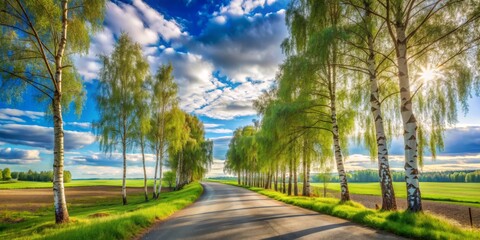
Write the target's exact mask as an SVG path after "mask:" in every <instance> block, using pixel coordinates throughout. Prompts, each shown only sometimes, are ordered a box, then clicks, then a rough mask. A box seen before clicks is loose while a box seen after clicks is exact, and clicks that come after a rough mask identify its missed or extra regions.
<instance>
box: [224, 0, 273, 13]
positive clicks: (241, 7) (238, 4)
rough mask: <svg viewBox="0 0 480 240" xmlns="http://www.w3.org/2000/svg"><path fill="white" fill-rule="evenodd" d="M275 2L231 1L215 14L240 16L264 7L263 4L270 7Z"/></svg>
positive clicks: (259, 0) (269, 0)
mask: <svg viewBox="0 0 480 240" xmlns="http://www.w3.org/2000/svg"><path fill="white" fill-rule="evenodd" d="M275 1H276V0H232V1H230V3H229V4H228V5H226V6H222V7H221V8H220V12H219V13H216V14H223V15H235V16H240V15H244V14H248V13H250V12H251V11H252V10H254V9H255V8H258V7H264V6H265V4H267V5H271V4H272V3H274V2H275Z"/></svg>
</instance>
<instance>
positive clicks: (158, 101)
mask: <svg viewBox="0 0 480 240" xmlns="http://www.w3.org/2000/svg"><path fill="white" fill-rule="evenodd" d="M172 71H173V66H172V65H171V64H169V65H162V66H160V67H159V68H158V71H157V74H156V75H155V77H154V78H153V84H152V101H151V105H152V106H153V108H152V118H151V125H152V126H155V127H154V128H152V129H151V132H150V134H149V138H150V143H151V147H152V150H153V152H154V153H155V177H154V180H153V198H155V199H157V198H158V196H159V194H160V192H161V190H162V170H163V159H164V155H165V152H166V146H167V139H168V138H167V136H166V134H167V131H166V130H165V129H166V128H167V125H168V124H170V125H171V124H172V121H174V119H173V118H172V117H174V115H172V114H171V113H170V112H171V111H172V109H173V108H174V107H175V106H176V104H177V102H178V100H177V84H176V83H175V81H174V78H173V76H172ZM157 174H158V181H159V184H158V187H157Z"/></svg>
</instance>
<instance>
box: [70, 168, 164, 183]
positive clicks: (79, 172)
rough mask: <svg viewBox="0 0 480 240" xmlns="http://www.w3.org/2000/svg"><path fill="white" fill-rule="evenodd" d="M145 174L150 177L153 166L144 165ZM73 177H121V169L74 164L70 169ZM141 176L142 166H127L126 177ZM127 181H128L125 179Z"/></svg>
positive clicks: (152, 172)
mask: <svg viewBox="0 0 480 240" xmlns="http://www.w3.org/2000/svg"><path fill="white" fill-rule="evenodd" d="M146 170H147V176H148V177H151V176H153V175H154V173H155V168H154V167H146ZM70 171H71V172H72V175H73V176H74V178H75V179H79V178H121V177H122V174H123V169H122V168H121V167H112V166H89V165H80V166H75V168H72V169H71V170H70ZM142 176H143V167H140V166H129V167H128V168H127V178H139V177H142ZM127 182H128V181H127Z"/></svg>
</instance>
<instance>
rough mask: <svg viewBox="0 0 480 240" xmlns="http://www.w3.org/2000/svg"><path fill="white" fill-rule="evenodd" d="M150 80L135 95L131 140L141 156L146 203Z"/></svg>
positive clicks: (146, 199) (149, 128)
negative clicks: (146, 154) (132, 139)
mask: <svg viewBox="0 0 480 240" xmlns="http://www.w3.org/2000/svg"><path fill="white" fill-rule="evenodd" d="M151 84H152V83H151V80H150V79H146V81H144V83H143V85H142V86H141V87H140V89H138V92H137V93H136V94H135V100H134V101H135V105H136V107H137V109H136V113H135V114H134V118H135V119H134V121H135V123H136V124H133V127H134V130H133V138H134V142H135V143H136V145H138V147H139V148H140V152H141V154H142V167H143V189H144V195H145V201H148V187H147V169H146V164H145V149H146V147H147V144H148V139H147V137H148V134H149V132H150V131H151V129H152V125H151V124H150V116H151V111H150V105H151V101H150V98H151V96H150V91H151V89H150V87H151Z"/></svg>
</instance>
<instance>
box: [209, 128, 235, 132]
mask: <svg viewBox="0 0 480 240" xmlns="http://www.w3.org/2000/svg"><path fill="white" fill-rule="evenodd" d="M205 132H207V133H232V132H233V130H232V129H226V128H207V129H205Z"/></svg>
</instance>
